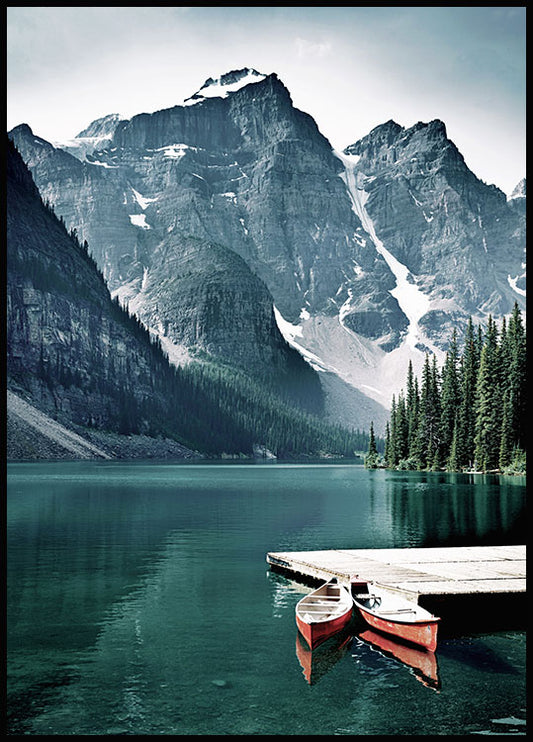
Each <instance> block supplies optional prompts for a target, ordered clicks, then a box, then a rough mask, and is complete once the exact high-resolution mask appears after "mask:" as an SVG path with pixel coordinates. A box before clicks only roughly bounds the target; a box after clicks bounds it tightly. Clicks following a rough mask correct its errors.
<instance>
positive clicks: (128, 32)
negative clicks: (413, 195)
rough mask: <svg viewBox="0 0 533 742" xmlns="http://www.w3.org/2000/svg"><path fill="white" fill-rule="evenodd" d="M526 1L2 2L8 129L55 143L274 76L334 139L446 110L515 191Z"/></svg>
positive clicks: (473, 151) (465, 144) (462, 139)
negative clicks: (236, 83)
mask: <svg viewBox="0 0 533 742" xmlns="http://www.w3.org/2000/svg"><path fill="white" fill-rule="evenodd" d="M525 21H526V9H525V5H524V6H502V7H492V6H491V7H481V8H479V7H422V8H418V7H372V6H368V7H365V6H362V7H349V8H340V7H327V8H320V7H303V8H302V7H283V6H279V7H278V6H274V7H264V8H261V7H260V8H255V7H227V8H224V7H181V6H173V7H166V6H162V7H136V6H134V7H127V6H124V7H66V8H63V7H33V8H32V7H16V6H13V7H8V9H7V128H8V130H9V129H11V128H13V127H14V126H16V125H17V124H20V123H27V124H29V125H30V126H31V128H32V129H33V131H34V133H35V134H37V135H38V136H41V137H43V138H44V139H47V140H48V141H58V140H62V139H63V140H64V139H68V138H72V137H74V136H75V135H76V134H78V133H79V132H80V131H81V130H82V129H84V128H85V127H86V126H87V125H88V124H89V123H90V122H91V121H93V120H95V119H97V118H100V117H101V116H104V115H106V114H109V113H120V114H121V115H123V116H125V117H127V118H130V117H131V116H133V115H135V114H137V113H143V112H152V111H156V110H159V109H162V108H170V107H172V106H174V105H176V104H179V103H181V102H182V101H183V100H184V99H185V98H187V97H188V96H190V95H192V94H193V93H195V92H196V91H197V90H198V89H199V88H200V87H201V86H202V85H203V83H204V82H205V80H206V79H207V78H209V77H214V78H216V77H219V76H220V75H222V74H224V73H225V72H229V71H231V70H234V69H241V68H243V67H252V68H254V69H256V70H257V71H258V72H260V73H263V74H269V73H271V72H275V73H276V74H277V75H278V77H279V78H280V79H281V81H282V82H283V83H284V84H285V85H286V87H287V88H288V89H289V92H290V94H291V97H292V100H293V103H294V105H295V106H296V107H297V108H300V109H301V110H303V111H305V112H306V113H309V114H310V115H311V116H313V118H314V119H315V121H316V122H317V124H318V127H319V129H320V131H321V132H322V134H324V136H326V137H327V138H328V139H329V141H330V142H331V144H332V146H333V147H335V149H338V150H342V149H344V148H345V147H346V146H348V145H349V144H352V143H353V142H356V141H357V140H358V139H360V138H361V137H363V136H365V135H366V134H368V133H369V131H371V129H373V128H374V127H375V126H378V125H379V124H382V123H384V122H385V121H388V120H389V119H394V121H396V122H397V123H398V124H400V125H402V126H404V127H410V126H412V125H413V124H415V123H417V122H418V121H423V122H428V121H431V120H432V119H436V118H438V119H441V120H442V121H444V123H445V124H446V129H447V132H448V137H449V138H450V139H451V140H452V141H453V142H454V143H455V144H456V146H457V147H458V149H459V150H460V152H461V153H462V155H463V156H464V158H465V160H466V163H467V165H468V166H469V167H470V169H471V170H472V171H473V172H474V173H475V175H477V176H478V177H479V178H481V179H482V180H484V181H485V182H486V183H494V184H495V185H497V186H498V187H499V188H501V189H502V190H503V191H504V192H505V193H507V194H509V193H510V192H511V191H512V189H513V188H514V187H515V186H516V185H517V183H518V182H519V181H520V180H521V179H522V178H524V177H525V174H526V165H525V149H526V143H525V142H526V134H525V129H526V81H525V68H526V23H525Z"/></svg>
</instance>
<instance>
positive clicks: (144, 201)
mask: <svg viewBox="0 0 533 742" xmlns="http://www.w3.org/2000/svg"><path fill="white" fill-rule="evenodd" d="M131 191H132V193H133V196H134V198H135V200H136V201H137V203H138V204H139V206H140V207H141V209H142V210H143V211H144V210H145V209H146V207H147V206H148V204H151V203H153V202H154V201H157V198H146V196H141V194H140V193H139V192H138V191H136V190H135V188H132V189H131Z"/></svg>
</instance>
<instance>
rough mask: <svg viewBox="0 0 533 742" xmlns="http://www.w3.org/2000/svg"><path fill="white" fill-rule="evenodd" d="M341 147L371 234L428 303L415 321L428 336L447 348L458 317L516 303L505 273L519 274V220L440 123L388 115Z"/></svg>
mask: <svg viewBox="0 0 533 742" xmlns="http://www.w3.org/2000/svg"><path fill="white" fill-rule="evenodd" d="M345 151H346V153H347V154H350V155H352V156H356V157H357V158H358V159H357V163H356V165H355V173H356V177H357V179H358V182H359V183H360V185H361V187H362V189H363V190H364V191H365V193H366V203H365V208H366V210H367V213H368V215H369V216H370V218H371V220H372V222H373V225H374V228H375V232H376V235H377V236H378V237H379V239H380V240H381V241H382V243H383V245H385V246H386V248H387V250H388V251H389V252H390V253H391V254H392V255H394V257H395V258H396V259H397V260H398V261H399V262H400V263H402V264H403V265H405V266H406V267H407V268H408V269H409V271H410V272H411V274H412V275H413V276H416V282H417V283H418V285H419V286H420V287H421V288H422V290H423V291H424V293H425V294H426V295H427V296H428V297H429V298H430V300H431V309H430V310H429V311H428V312H427V313H426V315H425V316H424V317H422V318H421V320H420V322H421V325H422V326H423V327H424V328H425V330H426V332H427V334H428V335H429V337H431V338H433V339H434V340H436V341H437V342H438V343H439V344H441V345H444V346H445V345H446V339H447V338H449V336H450V327H451V325H456V324H457V323H459V324H461V323H462V321H463V320H464V318H465V317H468V316H469V315H472V316H474V317H476V318H481V317H483V316H486V315H487V314H489V313H491V314H492V315H493V316H502V315H503V314H506V313H509V312H510V311H511V309H512V307H513V304H514V302H515V301H518V302H519V303H522V302H523V299H522V297H521V295H520V293H519V292H517V291H516V289H515V287H514V286H513V285H511V283H510V281H509V277H510V276H517V275H520V274H521V273H522V272H523V268H522V262H523V257H524V249H525V230H524V225H523V224H522V223H521V220H520V218H519V216H518V215H517V213H516V211H515V210H514V209H513V208H511V207H510V205H509V202H508V201H507V199H506V197H505V194H504V193H502V191H500V190H499V189H498V188H496V187H495V186H489V185H486V184H485V183H483V182H482V181H480V180H479V179H478V178H477V177H476V176H475V175H474V174H473V173H472V172H471V171H470V170H469V169H468V167H467V166H466V164H465V161H464V159H463V157H462V155H461V154H460V152H459V151H458V150H457V148H456V147H455V145H454V144H453V143H452V142H451V141H450V140H449V139H448V138H447V135H446V128H445V125H444V123H443V122H442V121H439V120H435V121H431V122H430V123H428V124H424V123H420V122H419V123H418V124H415V126H413V127H411V128H409V129H404V128H403V127H401V126H399V125H398V124H396V123H395V122H394V121H388V122H387V123H385V124H383V125H381V126H378V127H376V129H374V130H373V131H372V132H370V134H368V136H366V137H364V138H363V139H361V140H360V141H359V142H357V143H355V144H353V145H351V146H350V147H348V148H347V149H346V150H345ZM524 193H525V191H524Z"/></svg>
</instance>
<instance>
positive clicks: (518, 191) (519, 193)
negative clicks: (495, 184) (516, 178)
mask: <svg viewBox="0 0 533 742" xmlns="http://www.w3.org/2000/svg"><path fill="white" fill-rule="evenodd" d="M525 197H526V179H525V178H522V180H521V181H520V183H518V185H517V186H516V187H515V189H514V190H513V192H512V193H511V195H510V196H509V200H510V199H512V198H525Z"/></svg>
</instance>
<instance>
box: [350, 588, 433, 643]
mask: <svg viewBox="0 0 533 742" xmlns="http://www.w3.org/2000/svg"><path fill="white" fill-rule="evenodd" d="M353 602H354V604H355V606H356V607H357V608H358V609H359V611H360V613H361V616H362V617H363V618H364V620H365V621H366V622H367V624H369V626H372V628H374V629H378V631H383V632H385V633H386V634H391V635H393V636H395V637H398V638H400V639H403V640H405V641H408V642H411V643H413V644H416V645H418V646H422V647H424V648H425V649H427V650H429V651H430V652H434V651H435V649H436V648H437V629H438V626H439V621H440V618H438V617H437V616H434V615H433V614H432V613H429V611H426V610H425V608H422V606H419V605H418V603H415V602H414V601H412V600H407V599H406V598H403V597H402V596H401V595H397V594H395V593H394V592H392V591H389V590H387V589H384V588H381V587H380V586H378V585H375V584H373V583H370V584H369V585H368V593H358V594H357V595H354V596H353Z"/></svg>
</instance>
